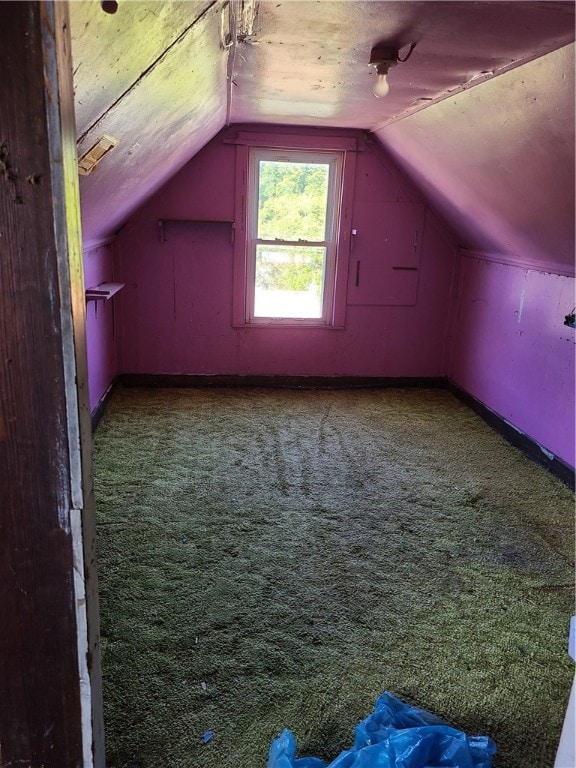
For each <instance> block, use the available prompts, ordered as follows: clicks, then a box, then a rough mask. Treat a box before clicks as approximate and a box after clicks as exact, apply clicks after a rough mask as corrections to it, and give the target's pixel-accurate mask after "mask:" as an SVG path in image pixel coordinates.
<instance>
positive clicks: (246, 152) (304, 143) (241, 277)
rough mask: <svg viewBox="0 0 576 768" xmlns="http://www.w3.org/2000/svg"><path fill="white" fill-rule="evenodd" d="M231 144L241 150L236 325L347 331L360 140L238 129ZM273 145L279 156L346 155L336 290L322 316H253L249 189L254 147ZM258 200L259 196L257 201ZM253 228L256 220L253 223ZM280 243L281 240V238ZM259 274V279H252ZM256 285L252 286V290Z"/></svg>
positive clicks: (336, 211) (336, 221)
mask: <svg viewBox="0 0 576 768" xmlns="http://www.w3.org/2000/svg"><path fill="white" fill-rule="evenodd" d="M223 141H224V143H225V144H233V145H236V146H235V151H236V169H235V175H236V192H235V215H234V224H233V237H232V242H233V250H234V277H233V292H232V325H233V327H235V328H253V329H265V328H277V329H281V328H282V327H284V328H286V332H288V330H289V329H290V328H293V329H294V328H298V327H300V328H302V330H303V331H305V330H306V328H308V330H309V332H312V331H313V330H314V329H317V330H321V329H323V328H324V329H328V330H342V329H344V327H345V324H346V306H347V301H346V296H347V285H348V265H349V259H350V248H351V236H352V229H351V219H352V208H353V203H354V179H355V168H356V153H357V151H358V145H357V139H356V137H353V136H348V135H335V134H326V135H324V134H314V135H311V134H305V133H303V132H298V133H292V134H284V133H280V132H274V133H265V134H263V133H259V132H254V131H238V132H234V133H232V134H231V135H230V136H229V137H226V138H225V139H224V140H223ZM260 149H271V150H273V151H275V152H276V154H277V155H284V156H287V155H290V156H293V155H292V153H293V152H294V153H295V154H298V153H299V154H300V156H302V155H316V156H318V155H323V156H326V155H331V154H333V155H338V156H340V157H341V166H340V176H339V180H338V183H337V185H336V186H335V189H336V199H335V205H334V208H333V214H332V215H333V219H332V222H333V228H334V229H333V233H334V238H335V244H334V246H335V250H334V260H333V261H332V265H331V267H330V268H331V269H333V270H334V274H333V276H331V279H330V284H329V286H328V287H329V290H330V291H331V292H332V298H331V302H332V306H329V303H330V302H329V300H328V298H327V297H326V301H325V302H324V308H325V313H323V317H322V318H312V319H311V320H309V319H302V318H294V319H290V318H282V319H275V318H271V319H268V318H264V319H263V318H257V319H256V320H255V321H253V320H251V319H250V318H251V315H252V314H253V313H252V311H251V306H252V298H251V296H250V297H249V296H248V293H249V290H248V287H249V285H250V282H251V280H250V281H249V273H252V274H253V273H254V266H252V264H250V263H249V262H250V250H251V249H250V247H249V245H250V244H249V230H250V232H251V231H252V229H251V224H250V221H249V218H250V212H251V211H252V210H253V207H252V206H251V204H250V203H251V200H252V199H253V198H251V191H249V187H250V186H251V185H250V183H249V182H250V174H251V168H250V166H251V163H250V156H251V154H252V153H251V150H260ZM256 205H257V201H256ZM252 227H253V225H252ZM275 244H276V241H275ZM252 279H253V278H252ZM251 290H253V289H250V291H251Z"/></svg>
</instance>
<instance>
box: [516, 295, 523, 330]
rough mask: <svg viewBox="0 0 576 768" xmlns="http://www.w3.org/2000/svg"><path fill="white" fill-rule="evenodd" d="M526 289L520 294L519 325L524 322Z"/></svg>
mask: <svg viewBox="0 0 576 768" xmlns="http://www.w3.org/2000/svg"><path fill="white" fill-rule="evenodd" d="M524 296H525V294H524V290H522V293H521V294H520V306H519V307H518V312H517V313H516V314H517V315H518V325H520V323H521V322H522V312H523V311H524Z"/></svg>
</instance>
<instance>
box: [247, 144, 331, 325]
mask: <svg viewBox="0 0 576 768" xmlns="http://www.w3.org/2000/svg"><path fill="white" fill-rule="evenodd" d="M341 160H342V155H341V153H334V152H332V153H328V152H326V153H322V152H300V151H292V152H290V151H280V150H276V151H275V150H265V149H253V150H252V151H251V153H250V172H249V186H248V201H249V211H248V221H247V235H248V236H247V280H246V298H247V320H248V322H252V323H254V322H256V323H257V322H263V323H270V322H274V323H290V324H313V325H317V324H322V323H323V324H328V323H330V322H331V315H332V302H333V295H334V275H335V261H336V234H337V232H336V223H337V220H338V210H339V201H340V194H339V193H340V189H341V165H342V162H341Z"/></svg>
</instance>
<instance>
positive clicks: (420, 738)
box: [268, 692, 496, 768]
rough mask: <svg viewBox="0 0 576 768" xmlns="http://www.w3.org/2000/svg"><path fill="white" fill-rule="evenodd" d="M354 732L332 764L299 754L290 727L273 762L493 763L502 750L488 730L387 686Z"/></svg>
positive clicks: (353, 765)
mask: <svg viewBox="0 0 576 768" xmlns="http://www.w3.org/2000/svg"><path fill="white" fill-rule="evenodd" d="M354 732H355V734H356V738H355V740H354V746H353V747H352V749H350V750H345V751H344V752H341V753H340V755H338V757H337V758H336V759H335V760H333V761H332V762H331V763H330V765H328V766H327V765H326V763H324V761H323V760H320V759H319V758H317V757H302V758H297V757H296V741H295V739H294V736H293V735H292V733H291V732H290V731H289V730H285V731H283V732H282V734H281V735H280V736H279V737H278V738H277V739H274V741H273V742H272V745H271V747H270V753H269V755H268V768H491V766H492V757H493V756H494V754H495V753H496V745H495V744H494V742H493V741H492V739H490V738H488V736H466V734H465V733H463V732H462V731H458V730H456V729H455V728H452V727H451V726H449V725H448V724H447V723H445V722H444V721H443V720H440V719H439V718H438V717H435V715H432V714H430V713H429V712H426V711H425V710H423V709H419V708H418V707H411V706H409V705H408V704H404V702H402V701H400V699H397V698H396V697H395V696H392V694H391V693H387V692H386V693H383V694H382V696H380V697H379V698H378V700H377V701H376V706H375V707H374V712H373V713H372V714H371V715H369V716H368V717H367V718H366V719H365V720H362V722H361V723H359V725H357V726H356V728H355V729H354Z"/></svg>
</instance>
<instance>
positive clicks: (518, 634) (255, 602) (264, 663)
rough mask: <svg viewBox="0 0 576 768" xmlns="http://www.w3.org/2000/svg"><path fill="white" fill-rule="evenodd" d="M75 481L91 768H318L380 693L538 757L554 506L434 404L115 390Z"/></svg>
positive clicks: (538, 767)
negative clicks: (281, 738) (289, 739)
mask: <svg viewBox="0 0 576 768" xmlns="http://www.w3.org/2000/svg"><path fill="white" fill-rule="evenodd" d="M95 485H96V499H97V515H98V556H99V577H100V599H101V611H102V649H103V666H104V696H105V702H104V703H105V722H106V740H107V755H108V768H264V766H265V764H266V755H267V752H268V748H269V744H270V740H271V738H272V737H273V736H275V735H276V734H277V733H278V732H279V731H280V730H281V729H282V728H283V727H285V726H286V727H289V728H291V729H292V730H293V731H294V733H295V735H296V737H297V739H298V744H299V747H300V755H306V754H310V755H315V756H318V757H322V758H324V759H326V760H328V759H331V758H333V757H334V756H335V755H337V754H338V753H339V751H340V750H342V749H344V748H345V747H348V746H350V744H351V743H352V739H353V727H354V725H355V724H356V723H357V722H358V721H359V720H360V719H362V718H363V717H365V716H366V715H367V714H368V713H369V712H370V711H371V710H372V707H373V704H374V700H375V698H376V697H377V696H378V695H379V694H380V693H381V692H382V691H384V690H389V691H391V692H392V693H394V694H395V695H397V696H398V697H400V698H402V699H404V700H405V701H407V702H410V703H414V704H417V705H419V706H421V707H423V708H425V709H428V710H430V711H431V712H433V713H435V714H436V715H439V716H440V717H444V718H445V719H446V720H448V721H449V722H450V723H452V724H453V725H455V726H456V727H459V728H462V729H463V730H465V731H466V732H467V733H469V734H487V735H489V736H491V737H492V738H493V739H494V740H495V741H496V743H497V746H498V756H497V759H496V761H495V766H498V767H499V768H550V767H551V766H552V764H553V762H554V755H555V751H556V747H557V744H558V739H559V735H560V730H561V726H562V721H563V717H564V712H565V707H566V702H567V698H568V693H569V688H570V683H571V676H572V673H573V663H572V662H571V661H570V659H569V657H568V655H567V652H566V644H567V630H568V622H569V617H570V615H571V614H572V613H573V612H574V591H573V589H572V588H571V585H572V584H573V565H574V564H573V512H574V502H573V495H572V493H571V492H570V491H569V490H568V489H567V488H566V486H564V485H563V484H562V483H561V482H560V481H558V480H556V479H555V478H554V477H553V476H552V475H550V474H549V473H548V472H546V471H545V470H544V469H541V468H540V467H538V466H536V465H534V464H533V463H531V462H530V461H528V460H527V459H526V458H524V457H523V456H522V455H521V454H520V453H519V452H518V451H516V450H515V449H513V448H511V447H510V446H509V445H508V444H507V443H506V442H505V441H504V440H503V439H501V438H500V437H499V436H498V435H497V434H496V433H494V432H493V431H492V430H491V429H490V428H489V427H488V426H486V425H485V424H484V422H482V421H481V420H480V419H479V418H478V417H477V416H476V415H475V414H473V413H472V412H471V411H470V410H468V409H467V408H466V407H465V406H463V405H462V404H461V403H459V402H458V401H457V400H456V399H455V398H453V397H452V395H450V394H449V393H447V392H445V391H442V390H413V389H395V390H386V389H383V390H352V391H350V390H349V391H293V390H266V389H252V390H238V389H220V390H208V389H206V390H202V389H198V390H151V391H150V390H138V389H128V390H119V391H117V393H116V394H115V395H114V397H113V398H112V400H111V402H110V405H109V407H108V410H107V412H106V415H105V416H104V419H103V420H102V422H101V424H100V426H99V428H98V431H97V434H96V439H95ZM207 730H211V731H213V732H214V738H213V739H212V741H211V742H210V743H208V744H203V743H202V739H201V737H202V734H203V733H204V732H205V731H207Z"/></svg>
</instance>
